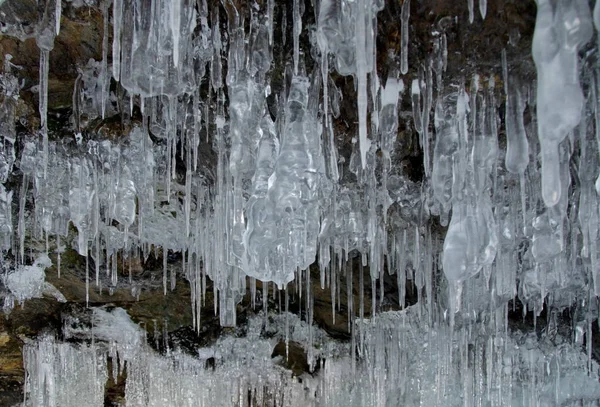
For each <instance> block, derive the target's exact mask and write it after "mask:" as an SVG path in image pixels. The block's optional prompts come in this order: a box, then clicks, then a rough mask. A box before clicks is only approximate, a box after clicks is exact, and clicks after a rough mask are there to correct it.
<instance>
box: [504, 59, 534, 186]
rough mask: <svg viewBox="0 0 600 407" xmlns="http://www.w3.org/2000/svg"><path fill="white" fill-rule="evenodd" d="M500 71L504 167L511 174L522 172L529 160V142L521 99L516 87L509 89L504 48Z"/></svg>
mask: <svg viewBox="0 0 600 407" xmlns="http://www.w3.org/2000/svg"><path fill="white" fill-rule="evenodd" d="M502 72H503V76H504V92H505V94H506V119H505V122H506V138H507V141H506V157H505V166H506V169H507V170H508V171H509V172H511V173H513V174H523V172H524V171H525V169H526V168H527V164H528V162H529V143H528V142H527V134H526V133H525V125H524V123H523V111H524V109H525V107H524V106H523V100H522V98H521V92H520V90H519V89H518V87H515V89H514V90H513V91H510V90H509V89H510V88H509V82H508V79H509V77H508V66H507V62H506V50H502Z"/></svg>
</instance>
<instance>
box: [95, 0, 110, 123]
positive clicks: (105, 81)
mask: <svg viewBox="0 0 600 407" xmlns="http://www.w3.org/2000/svg"><path fill="white" fill-rule="evenodd" d="M102 21H103V24H104V26H103V27H104V28H103V31H102V33H103V34H102V65H101V68H100V78H99V81H98V82H99V83H100V86H101V87H102V93H101V94H102V99H101V100H100V106H101V108H100V110H101V113H102V119H103V120H104V114H105V112H106V100H107V98H108V92H109V88H110V74H109V73H108V2H104V3H102Z"/></svg>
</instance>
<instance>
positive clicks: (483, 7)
mask: <svg viewBox="0 0 600 407" xmlns="http://www.w3.org/2000/svg"><path fill="white" fill-rule="evenodd" d="M479 13H480V14H481V19H482V20H485V16H486V14H487V0H479Z"/></svg>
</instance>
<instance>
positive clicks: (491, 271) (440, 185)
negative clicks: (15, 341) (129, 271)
mask: <svg viewBox="0 0 600 407" xmlns="http://www.w3.org/2000/svg"><path fill="white" fill-rule="evenodd" d="M0 3H2V2H1V1H0ZM63 3H64V2H62V1H58V0H45V1H42V0H40V1H39V2H38V8H37V10H38V11H39V17H40V18H39V21H36V22H35V29H33V28H26V27H21V28H19V29H17V28H16V26H14V24H13V23H14V21H13V19H12V16H7V19H8V20H10V21H9V23H7V24H10V27H8V26H7V28H6V29H5V28H3V27H4V26H3V27H0V29H3V30H6V32H7V33H12V34H11V35H15V36H17V37H21V38H26V37H35V39H36V41H37V43H38V45H39V48H40V52H41V58H40V83H39V88H33V89H34V90H36V91H39V96H40V105H39V113H40V116H41V121H40V124H41V132H36V133H35V134H29V133H31V131H30V130H29V129H28V128H27V126H25V125H23V122H21V124H22V125H20V126H15V123H19V120H21V121H22V120H23V119H24V118H25V117H26V115H27V112H25V113H23V111H22V110H23V109H22V106H21V105H22V104H23V103H22V102H24V101H21V100H19V92H20V91H21V90H24V89H25V86H26V84H27V82H26V81H22V80H21V79H20V76H19V75H20V73H19V72H20V71H21V69H20V67H16V66H15V65H12V63H11V58H10V56H7V57H6V58H5V67H4V70H3V72H2V73H0V251H1V252H2V262H1V264H0V266H1V267H2V275H1V277H0V282H1V283H0V295H1V296H2V298H3V299H4V310H5V312H9V311H10V309H11V308H12V307H13V306H14V305H15V303H16V302H19V303H23V302H24V303H25V304H24V306H27V300H28V299H31V298H39V297H45V298H46V299H48V300H50V299H49V297H54V298H55V299H56V300H58V301H65V297H64V296H63V295H62V294H61V293H60V291H58V290H57V289H56V288H55V287H52V286H50V285H49V284H48V283H47V282H46V281H45V271H44V269H45V268H46V267H49V266H50V265H51V263H50V258H52V260H53V261H54V259H55V257H54V256H56V261H54V263H55V264H56V267H57V269H58V271H59V272H58V274H59V276H60V255H61V253H64V250H65V249H67V248H68V249H75V250H77V252H78V253H79V254H80V255H82V256H84V259H87V260H88V263H89V265H88V267H87V268H86V269H85V270H83V273H82V274H85V277H83V278H85V283H86V289H87V290H88V293H87V297H86V298H87V299H88V300H89V299H90V295H89V293H90V291H89V290H91V289H92V288H93V287H92V286H93V285H94V284H96V286H97V287H96V288H97V289H98V290H104V289H105V285H107V284H108V285H109V287H108V290H109V292H113V290H117V289H120V288H122V286H123V285H125V286H126V287H127V288H131V290H132V293H133V294H134V295H138V296H139V295H140V290H141V289H140V286H141V285H143V284H145V283H148V285H149V286H151V287H152V288H153V287H154V286H155V285H156V286H158V287H159V288H158V291H159V293H165V294H166V293H167V291H168V290H169V289H170V290H173V291H174V292H173V293H172V294H171V295H178V293H179V288H178V284H177V280H178V279H182V278H183V279H185V280H187V282H188V283H189V285H190V296H191V318H192V320H193V329H194V330H196V332H197V334H198V335H203V334H204V330H205V326H204V324H205V321H204V320H203V319H204V318H205V315H206V314H207V312H206V310H205V309H204V308H203V307H206V306H213V307H214V314H215V317H216V320H218V322H219V323H220V324H221V326H224V327H234V326H235V325H236V323H237V322H236V319H237V316H238V313H239V312H240V309H242V310H243V312H244V324H245V325H244V326H243V327H242V328H241V329H235V330H234V329H232V330H223V331H220V333H219V338H218V340H216V342H215V343H214V344H213V345H211V346H209V347H205V348H199V349H193V348H192V349H191V350H190V349H188V351H187V353H186V351H184V350H183V349H179V348H177V346H175V347H174V348H170V346H171V343H169V342H168V339H167V338H164V339H165V343H166V344H167V346H166V348H167V349H166V350H165V352H164V354H159V353H157V352H155V351H154V350H152V349H151V347H150V346H149V345H148V344H147V343H146V340H148V338H147V335H146V332H145V331H144V329H143V327H141V326H138V325H137V324H136V323H134V322H132V320H131V319H130V318H129V316H128V315H127V312H126V311H125V310H123V309H120V308H111V307H106V308H93V307H92V308H91V309H90V310H88V311H89V312H87V314H86V315H88V316H89V318H90V319H89V321H81V320H78V318H75V317H69V318H70V319H69V318H67V320H66V321H65V325H64V327H63V328H62V330H61V335H62V338H64V339H66V340H68V341H70V344H65V343H60V342H57V341H56V340H54V339H52V338H50V337H40V338H39V339H38V340H37V341H31V342H30V343H27V345H26V347H25V359H24V368H25V370H26V372H27V380H26V384H25V403H24V405H26V406H56V407H58V406H65V407H69V406H80V405H89V406H96V405H98V406H99V405H103V403H104V398H103V397H104V385H105V382H106V379H107V372H106V368H107V366H106V365H107V355H108V356H110V357H111V359H112V360H113V361H117V362H116V363H113V369H115V371H119V370H120V371H122V370H123V369H124V368H125V366H126V368H127V381H126V388H125V404H126V405H127V406H138V405H139V406H161V407H163V406H164V407H168V406H198V405H200V406H210V407H216V406H231V405H236V406H237V405H239V406H255V405H266V406H273V407H274V406H278V407H288V406H289V407H296V406H298V407H299V406H331V407H339V406H356V407H367V406H390V407H392V406H393V407H396V406H418V405H427V406H489V407H500V406H552V405H557V406H558V405H565V406H569V405H578V403H579V404H583V405H588V404H589V405H594V403H596V402H597V400H598V399H600V387H599V385H598V365H597V364H596V361H595V360H594V359H593V358H592V355H593V353H592V345H591V344H592V343H593V338H591V336H592V331H594V334H595V326H594V325H593V324H595V323H597V318H598V303H597V299H596V296H597V295H599V294H600V274H599V273H600V264H599V261H598V256H599V255H598V249H599V247H598V245H599V241H600V236H599V234H600V212H599V208H600V195H599V193H600V169H599V167H598V166H599V162H600V92H599V91H598V84H599V83H600V79H599V78H598V72H597V66H596V62H597V61H596V58H595V57H594V56H595V55H596V53H595V51H596V49H595V48H594V47H597V46H598V45H597V44H593V45H592V44H590V45H586V44H587V43H588V42H590V41H589V40H590V39H591V37H592V36H593V30H594V24H595V26H596V29H597V28H598V26H599V24H600V23H599V21H600V17H599V15H600V12H599V10H600V6H598V4H600V0H599V1H597V2H596V4H595V7H594V13H593V18H592V14H591V12H590V9H589V8H590V4H589V3H588V2H587V1H586V0H538V1H537V5H538V8H537V19H536V27H535V33H534V37H533V44H532V55H533V59H534V61H535V66H536V68H537V81H534V80H532V78H530V77H529V75H528V74H524V73H523V69H522V68H523V67H525V68H527V65H526V64H527V61H515V58H514V57H515V55H519V56H522V54H518V52H520V51H519V50H520V49H521V48H520V45H519V46H515V43H514V41H513V38H512V37H513V36H514V35H516V34H514V35H513V33H512V32H511V33H510V36H511V40H510V42H509V45H508V46H507V48H506V50H505V51H503V52H502V53H500V52H498V55H496V59H494V60H491V61H476V62H475V63H471V61H467V64H466V65H465V67H464V69H463V67H459V68H460V77H457V76H456V67H450V66H448V65H449V64H451V63H453V61H456V58H454V55H453V54H452V53H453V52H454V51H456V48H455V45H454V47H452V46H451V45H453V44H448V42H449V41H455V40H456V39H457V38H456V36H455V34H456V33H455V32H454V30H453V29H451V28H450V27H451V26H452V25H455V24H463V23H465V21H464V20H465V19H469V20H470V22H471V23H473V24H474V26H475V25H476V24H479V23H480V22H479V21H478V22H475V19H476V18H477V19H478V17H477V15H481V17H482V19H488V20H487V21H485V22H484V23H485V24H488V23H490V21H489V20H490V19H491V18H497V17H498V16H497V13H498V7H497V5H495V4H494V5H491V4H488V2H487V1H486V0H478V1H477V2H476V1H475V0H469V1H468V2H466V4H464V5H463V6H464V7H465V10H464V11H465V13H464V15H460V16H448V17H443V18H441V19H438V20H436V22H435V25H434V26H432V27H431V36H428V37H427V38H428V39H427V41H430V43H428V47H425V48H423V49H419V50H418V52H416V51H415V50H416V47H415V50H413V49H412V48H410V47H411V45H410V44H412V43H414V44H415V45H417V44H419V45H422V44H423V43H422V41H423V38H420V37H419V33H421V32H422V28H421V25H422V23H423V22H422V21H416V19H418V18H419V17H420V16H421V17H422V16H423V13H424V10H426V4H424V2H415V1H413V2H412V5H411V4H410V1H409V0H404V1H403V2H402V3H401V4H397V5H395V6H390V5H389V4H387V3H389V2H387V3H386V2H384V1H382V0H321V1H319V2H314V1H313V2H308V1H305V0H295V1H293V2H289V4H287V3H285V2H277V1H274V0H267V1H260V2H250V3H248V4H246V3H245V2H239V1H236V0H223V1H222V2H221V3H219V4H217V3H214V4H213V2H208V1H205V0H198V1H192V0H125V1H123V0H113V1H103V2H100V3H99V4H96V3H94V6H96V5H97V6H98V7H100V8H101V11H102V15H103V17H104V19H103V21H102V22H103V30H104V31H103V33H102V59H101V60H99V61H96V60H93V59H92V60H90V61H89V62H87V64H86V63H85V61H84V62H83V64H81V65H79V66H78V67H77V74H78V75H77V78H76V80H75V83H74V86H73V98H72V100H73V106H72V116H71V117H70V118H68V119H69V120H70V121H69V124H68V125H67V129H68V134H67V135H66V136H64V135H62V134H53V133H52V131H50V132H49V128H48V121H47V120H46V116H47V115H48V98H47V89H48V84H49V83H50V82H49V80H48V71H49V69H50V68H52V67H51V66H50V65H49V64H50V61H53V58H52V57H53V54H52V52H53V45H54V39H55V37H56V35H57V33H58V28H59V25H60V24H59V23H60V18H61V7H62V5H63ZM68 3H70V4H69V5H68V7H70V8H71V7H80V6H84V5H88V6H89V5H90V4H91V3H92V2H91V0H90V1H88V0H86V1H70V2H68ZM284 3H285V4H284ZM425 3H426V2H425ZM5 4H7V3H4V4H0V5H1V6H2V7H4V5H5ZM246 6H248V7H246ZM411 6H413V7H412V8H413V10H412V11H413V13H412V14H411V10H410V8H411ZM492 6H493V7H492ZM384 7H395V8H394V9H393V10H386V11H384V12H388V11H390V12H395V13H396V14H395V15H396V16H397V17H399V20H400V21H399V23H400V24H401V25H399V26H398V28H400V32H399V34H400V35H399V38H398V39H397V40H398V41H397V44H396V49H395V50H389V51H393V52H389V53H388V54H387V55H383V54H382V53H381V44H382V43H383V42H382V41H380V38H377V35H380V34H378V33H377V31H378V29H379V30H380V32H381V31H384V32H387V31H386V30H382V27H381V21H380V24H379V25H378V22H377V15H378V13H379V11H381V10H384ZM477 7H478V10H479V11H478V12H477ZM2 10H4V8H2ZM394 10H395V11H394ZM0 11H1V10H0ZM70 11H72V10H70ZM312 13H314V15H312ZM492 13H493V14H494V15H493V16H492ZM313 18H314V20H312V19H313ZM8 20H7V21H8ZM288 20H289V21H288ZM63 21H64V18H63ZM280 22H281V24H280ZM15 24H16V23H15ZM111 24H112V27H110V25H111ZM288 25H289V30H288ZM385 28H387V27H385ZM66 31H67V30H63V35H64V33H65V32H66ZM459 31H460V30H459ZM413 32H414V33H415V34H417V36H415V38H412V37H411V38H412V39H410V38H409V33H411V35H412V33H413ZM290 33H291V37H290ZM3 34H4V31H3ZM111 35H112V47H110V46H109V45H110V44H109V41H110V38H111ZM286 35H288V39H287V48H286V47H285V45H286V39H285V36H286ZM307 40H308V41H307ZM279 42H281V43H283V48H282V46H281V43H279ZM461 46H464V47H469V46H470V45H469V43H468V42H465V43H464V44H462V43H461ZM111 48H112V52H111V51H110V50H111ZM288 48H289V49H288ZM409 51H410V53H411V58H412V57H413V54H414V57H415V61H412V60H411V63H410V65H409ZM413 51H415V52H413ZM583 51H585V53H584V52H583ZM396 52H398V53H399V55H396ZM109 53H110V54H111V55H110V57H109ZM386 58H387V59H386ZM381 61H385V66H380V67H379V68H378V66H377V64H381ZM480 62H485V64H480ZM475 68H477V69H475ZM334 71H335V72H334ZM525 71H527V69H525ZM51 72H52V70H51ZM473 72H477V74H473ZM400 75H402V76H400ZM453 75H454V76H453ZM468 75H471V76H470V77H469V76H468ZM341 76H352V78H341ZM404 76H406V79H405V77H404ZM408 78H410V81H411V82H406V81H407V80H408ZM498 78H502V85H503V86H502V85H501V84H500V81H499V79H498ZM409 84H410V92H405V90H406V91H408V89H405V86H408V85H409ZM502 88H503V89H502ZM405 93H409V94H405ZM408 98H410V100H408ZM24 103H26V101H25V102H24ZM409 104H410V107H409V106H408V105H409ZM353 105H354V108H355V109H356V112H355V115H354V116H352V115H349V114H348V111H347V109H348V106H350V107H351V106H353ZM534 107H535V109H534ZM51 113H56V112H53V111H51ZM49 117H52V116H49ZM60 119H61V120H62V119H66V118H65V117H60ZM65 121H66V120H65ZM352 121H355V122H354V123H353V122H352ZM432 121H433V123H431V122H432ZM17 130H18V133H17ZM536 131H537V137H534V134H535V133H536ZM17 134H18V135H17ZM73 135H74V136H75V137H73ZM63 136H64V137H63ZM540 165H541V171H538V168H540ZM54 242H56V244H55V243H54ZM38 252H39V253H38ZM152 252H154V254H155V255H156V257H160V255H159V254H162V260H163V267H162V270H161V271H162V273H161V271H159V273H158V274H157V275H154V274H152V273H151V274H152V275H151V276H150V277H148V278H146V277H147V274H145V275H144V276H142V277H140V278H142V279H145V278H146V280H143V284H142V283H139V282H136V281H135V279H136V277H135V276H134V275H130V276H129V281H127V282H125V281H122V280H125V279H126V277H125V278H124V277H123V276H122V264H126V263H127V262H128V261H132V260H133V259H134V258H138V257H139V258H140V259H144V260H145V259H147V258H148V256H150V254H151V253H152ZM32 256H33V258H37V260H36V261H35V262H33V263H32ZM174 258H180V259H181V260H176V261H173V259H174ZM94 268H95V278H94V276H92V275H91V274H93V272H94V270H93V269H94ZM104 274H106V277H105V276H104ZM94 280H95V281H94ZM144 287H145V286H144ZM144 289H145V288H144ZM211 290H212V292H211ZM369 291H370V296H369ZM324 293H327V295H330V296H331V300H330V303H328V304H327V309H326V311H323V307H322V305H323V302H324V301H323V297H322V296H323V295H325V294H324ZM247 299H249V303H250V304H251V306H252V307H253V309H254V311H253V312H246V311H249V308H248V307H247V306H246V303H243V304H242V305H240V303H241V302H242V301H246V300H247ZM261 302H262V307H263V308H262V310H261V311H258V310H259V309H260V303H261ZM369 302H370V303H369ZM209 304H210V305H209ZM88 305H91V303H89V304H88ZM292 307H293V308H294V309H298V310H297V312H298V314H299V315H300V316H301V318H302V319H300V317H298V316H295V315H293V314H289V313H288V312H287V311H288V310H291V309H292ZM274 308H278V310H279V313H276V312H273V309H274ZM389 310H396V311H389ZM253 313H255V314H256V315H253ZM521 313H522V314H523V317H524V318H525V319H526V322H525V323H523V324H522V325H520V324H519V323H516V322H515V321H516V320H518V319H519V318H520V314H521ZM517 314H519V315H518V316H515V315H517ZM566 314H568V315H569V319H568V321H567V320H566V318H565V315H566ZM217 315H218V316H217ZM324 315H325V318H330V317H331V320H332V321H333V324H334V329H333V332H334V333H333V334H332V332H329V333H325V332H323V331H321V330H320V329H319V328H318V327H317V326H316V323H314V321H318V322H319V324H321V323H323V318H324ZM531 316H533V320H534V321H535V322H534V327H535V328H536V330H535V331H534V330H531V332H529V331H528V332H525V331H524V330H525V329H526V328H527V327H529V325H530V324H529V318H530V317H531ZM336 318H337V319H336ZM340 321H341V322H340ZM87 322H89V324H88V323H87ZM210 323H212V321H211V322H210ZM325 324H326V325H327V323H325ZM536 324H537V325H536ZM340 327H341V328H340ZM529 328H530V327H529ZM529 328H528V329H529ZM174 329H175V328H174ZM338 329H339V331H338ZM522 329H523V331H522ZM165 330H167V328H165ZM229 333H230V334H229ZM338 333H339V337H340V338H341V339H339V341H338V340H332V336H334V335H335V334H338ZM291 342H296V344H292V343H291ZM75 343H79V345H76V344H75ZM84 343H85V344H88V345H84ZM280 343H283V344H285V347H286V351H289V350H290V347H291V346H294V347H297V346H298V344H299V346H301V347H302V348H303V349H304V350H305V352H306V354H305V355H303V356H305V357H306V364H307V365H308V368H307V369H305V370H307V372H306V373H304V374H302V375H301V377H293V376H292V375H290V373H289V371H287V370H286V369H285V368H283V367H282V365H283V364H285V358H284V357H283V356H278V357H277V358H272V357H271V355H272V354H273V349H274V347H275V346H280V345H279V344H280ZM586 352H587V354H586ZM211 364H212V366H210V365H211ZM113 376H114V377H116V375H115V374H113Z"/></svg>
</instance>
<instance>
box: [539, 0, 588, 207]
mask: <svg viewBox="0 0 600 407" xmlns="http://www.w3.org/2000/svg"><path fill="white" fill-rule="evenodd" d="M592 32H593V26H592V18H591V15H590V10H589V7H588V5H587V3H586V4H583V3H581V2H572V3H565V2H559V3H558V4H557V5H556V9H555V8H554V7H553V5H552V4H551V3H550V2H549V1H547V0H539V1H538V10H537V17H536V24H535V31H534V34H533V44H532V54H533V60H534V62H535V65H536V68H537V73H538V86H537V119H538V120H537V122H538V138H539V140H540V145H541V149H542V151H541V157H542V197H543V199H544V203H545V204H546V206H547V207H552V206H554V205H556V204H557V203H558V201H559V200H560V191H561V186H560V176H559V165H558V164H559V155H558V145H559V143H560V142H561V141H562V140H563V139H564V138H565V137H566V136H567V134H568V133H569V132H570V131H571V130H572V129H573V128H574V127H575V126H576V125H577V124H578V123H579V121H580V120H581V112H582V106H583V92H582V90H581V85H580V83H579V71H578V55H577V51H578V49H579V48H581V47H582V46H583V45H584V44H585V43H587V42H588V41H589V40H590V38H591V36H592Z"/></svg>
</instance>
